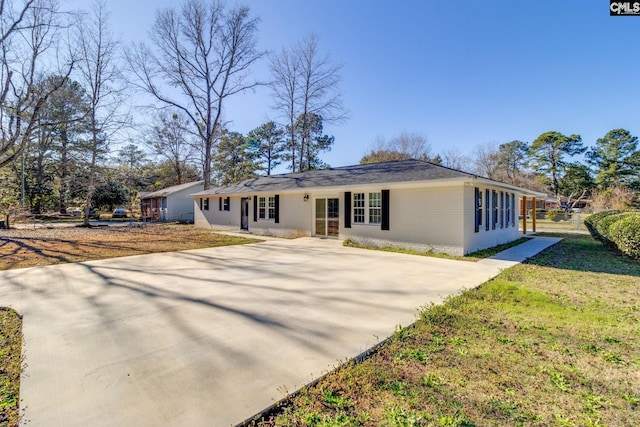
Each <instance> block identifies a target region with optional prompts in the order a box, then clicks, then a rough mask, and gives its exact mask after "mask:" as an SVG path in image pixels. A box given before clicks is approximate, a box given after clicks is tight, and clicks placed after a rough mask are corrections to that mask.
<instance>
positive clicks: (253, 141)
mask: <svg viewBox="0 0 640 427" xmlns="http://www.w3.org/2000/svg"><path fill="white" fill-rule="evenodd" d="M247 140H248V143H249V148H250V149H251V150H252V151H254V152H255V153H256V155H257V157H258V159H259V160H260V161H262V164H263V167H264V170H265V171H266V172H267V175H271V171H272V170H273V168H275V167H277V166H278V165H280V164H281V163H282V159H283V156H284V154H285V150H286V149H287V147H286V145H285V143H284V129H282V128H281V127H280V126H278V125H277V124H276V123H275V122H273V121H270V122H267V123H264V124H262V125H260V126H259V127H257V128H255V129H253V130H252V131H251V132H249V134H248V135H247Z"/></svg>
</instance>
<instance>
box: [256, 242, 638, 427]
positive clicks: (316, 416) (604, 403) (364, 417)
mask: <svg viewBox="0 0 640 427" xmlns="http://www.w3.org/2000/svg"><path fill="white" fill-rule="evenodd" d="M563 237H564V240H563V241H562V242H560V243H559V244H557V245H555V246H553V247H551V248H549V249H548V250H546V251H544V252H543V253H542V254H540V255H538V256H537V257H535V258H533V259H531V260H529V261H528V262H527V263H524V264H520V265H518V266H515V267H513V268H510V269H508V270H505V271H503V272H502V273H501V274H500V275H499V276H497V277H496V278H494V279H493V280H490V281H488V282H486V283H484V284H483V285H481V286H480V287H478V288H476V289H472V290H469V291H466V292H464V293H463V294H461V295H459V296H456V297H453V298H450V299H448V300H447V301H446V302H445V303H444V304H443V305H440V306H435V305H434V306H429V307H425V308H424V310H422V311H421V314H420V315H419V318H418V319H417V321H416V323H415V324H414V325H413V326H411V327H408V328H403V329H400V330H398V331H397V332H396V333H395V334H394V335H393V336H392V337H391V338H390V339H389V340H387V341H386V342H385V343H384V344H382V345H381V346H380V347H378V348H377V349H376V350H375V351H374V352H373V354H372V355H371V356H369V357H368V358H367V359H365V360H364V361H362V362H360V363H356V362H353V361H352V362H349V363H346V364H345V365H343V366H341V367H339V368H338V369H336V370H335V371H333V372H331V373H329V374H328V375H327V376H325V377H324V378H322V379H321V380H320V381H319V382H318V383H317V384H315V385H313V386H311V387H309V388H306V389H303V390H301V391H300V392H299V393H297V394H295V395H294V396H293V397H292V398H291V399H290V400H289V401H286V402H285V403H284V405H283V406H282V407H280V408H279V409H278V410H277V411H276V412H275V413H272V414H270V415H267V416H266V417H264V419H262V420H255V421H254V422H253V423H252V425H255V426H467V427H468V426H638V425H640V340H639V339H638V337H640V263H638V262H637V261H634V260H631V259H628V258H625V257H623V256H621V255H619V254H618V253H616V252H613V251H609V250H608V249H606V248H604V247H603V246H602V245H601V244H600V243H597V242H596V241H595V240H593V239H592V238H591V237H590V236H587V235H566V234H565V235H563Z"/></svg>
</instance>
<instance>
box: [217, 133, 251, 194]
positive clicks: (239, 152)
mask: <svg viewBox="0 0 640 427" xmlns="http://www.w3.org/2000/svg"><path fill="white" fill-rule="evenodd" d="M259 169H260V165H259V163H258V161H257V155H256V153H255V152H254V151H252V150H251V149H250V144H249V143H248V141H247V139H245V137H244V136H243V135H242V134H241V133H238V132H229V131H227V130H223V134H222V136H221V137H220V140H219V141H218V154H217V155H216V156H215V157H214V160H213V170H214V174H215V177H216V180H217V182H218V183H219V184H220V185H229V184H232V183H234V182H238V181H242V180H244V179H248V178H253V177H255V176H257V174H256V171H258V170H259Z"/></svg>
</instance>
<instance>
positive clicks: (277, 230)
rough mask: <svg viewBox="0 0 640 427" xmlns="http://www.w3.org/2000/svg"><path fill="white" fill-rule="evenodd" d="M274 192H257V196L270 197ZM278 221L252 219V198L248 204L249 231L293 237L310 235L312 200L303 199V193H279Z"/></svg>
mask: <svg viewBox="0 0 640 427" xmlns="http://www.w3.org/2000/svg"><path fill="white" fill-rule="evenodd" d="M274 195H275V194H258V197H270V196H274ZM279 197H280V202H279V203H280V209H279V211H280V218H279V219H280V222H279V223H278V224H276V222H275V220H273V219H260V218H258V221H256V222H254V221H253V198H252V199H251V203H250V206H249V232H251V233H256V234H263V235H266V236H276V237H285V238H294V237H301V236H310V235H311V219H312V218H311V215H312V202H311V200H308V201H307V202H305V201H304V193H288V194H280V195H279Z"/></svg>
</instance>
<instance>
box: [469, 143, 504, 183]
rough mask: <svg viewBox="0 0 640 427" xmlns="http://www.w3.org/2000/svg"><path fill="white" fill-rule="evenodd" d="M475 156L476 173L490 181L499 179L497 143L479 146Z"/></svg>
mask: <svg viewBox="0 0 640 427" xmlns="http://www.w3.org/2000/svg"><path fill="white" fill-rule="evenodd" d="M473 155H474V161H473V166H474V173H476V174H478V175H480V176H484V177H487V178H489V179H499V173H498V147H497V146H496V144H495V143H492V142H487V143H485V144H480V145H478V146H477V147H476V148H475V150H474V153H473Z"/></svg>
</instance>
